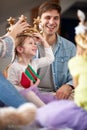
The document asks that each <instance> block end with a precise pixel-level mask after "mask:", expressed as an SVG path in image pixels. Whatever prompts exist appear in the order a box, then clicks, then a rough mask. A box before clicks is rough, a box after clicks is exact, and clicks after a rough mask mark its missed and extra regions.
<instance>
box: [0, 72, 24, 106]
mask: <svg viewBox="0 0 87 130" xmlns="http://www.w3.org/2000/svg"><path fill="white" fill-rule="evenodd" d="M0 101H1V102H3V103H4V104H5V105H7V106H13V107H19V106H20V105H22V104H24V103H26V100H25V99H24V98H23V97H22V96H21V95H20V94H19V92H18V91H17V90H16V89H15V87H14V86H13V85H12V84H11V83H10V82H9V81H8V80H6V79H5V78H4V76H3V75H2V74H1V73H0Z"/></svg>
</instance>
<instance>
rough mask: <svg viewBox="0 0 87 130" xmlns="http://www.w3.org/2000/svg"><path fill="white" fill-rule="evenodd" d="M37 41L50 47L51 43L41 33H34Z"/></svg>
mask: <svg viewBox="0 0 87 130" xmlns="http://www.w3.org/2000/svg"><path fill="white" fill-rule="evenodd" d="M33 36H34V37H35V42H38V43H41V44H42V45H43V46H44V47H46V48H48V47H49V44H48V42H47V41H46V40H45V39H44V37H43V36H42V35H41V34H40V33H34V34H33Z"/></svg>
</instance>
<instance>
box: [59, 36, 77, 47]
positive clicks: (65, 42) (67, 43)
mask: <svg viewBox="0 0 87 130" xmlns="http://www.w3.org/2000/svg"><path fill="white" fill-rule="evenodd" d="M58 42H59V43H61V44H63V46H65V47H67V46H68V47H74V48H75V47H76V46H75V44H74V43H73V42H72V41H70V40H68V39H66V38H64V37H62V36H58Z"/></svg>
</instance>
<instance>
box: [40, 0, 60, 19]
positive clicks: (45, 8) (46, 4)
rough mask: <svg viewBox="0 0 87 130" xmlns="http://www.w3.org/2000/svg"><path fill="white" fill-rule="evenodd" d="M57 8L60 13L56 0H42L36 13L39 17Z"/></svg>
mask: <svg viewBox="0 0 87 130" xmlns="http://www.w3.org/2000/svg"><path fill="white" fill-rule="evenodd" d="M53 9H55V10H57V11H58V13H61V6H60V5H59V4H57V3H56V2H44V3H43V4H42V5H41V6H40V7H39V9H38V15H39V16H40V17H41V15H42V14H43V13H44V12H46V11H49V10H53Z"/></svg>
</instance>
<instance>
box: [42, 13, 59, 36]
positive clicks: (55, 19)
mask: <svg viewBox="0 0 87 130" xmlns="http://www.w3.org/2000/svg"><path fill="white" fill-rule="evenodd" d="M59 24H60V14H59V13H58V12H57V10H50V11H47V12H45V13H43V14H42V15H41V25H42V27H43V33H45V34H46V35H54V34H55V33H56V32H57V31H58V29H59Z"/></svg>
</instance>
